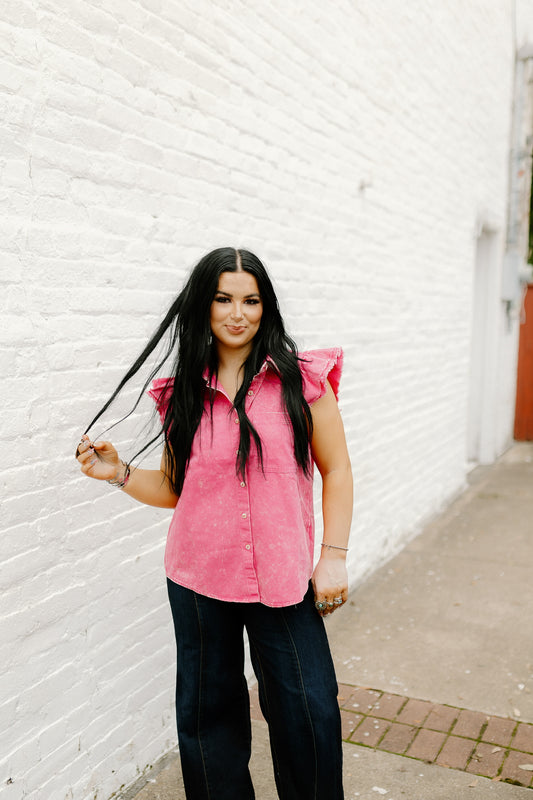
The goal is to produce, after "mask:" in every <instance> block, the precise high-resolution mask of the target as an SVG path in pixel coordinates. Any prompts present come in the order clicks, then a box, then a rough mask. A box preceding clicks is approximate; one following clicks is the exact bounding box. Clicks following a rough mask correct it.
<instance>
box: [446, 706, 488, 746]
mask: <svg viewBox="0 0 533 800" xmlns="http://www.w3.org/2000/svg"><path fill="white" fill-rule="evenodd" d="M487 719H488V717H487V715H486V714H482V713H481V712H480V711H467V710H466V709H463V710H462V711H461V712H460V713H459V716H458V718H457V722H456V723H455V725H454V728H453V732H454V734H455V735H456V736H466V737H467V739H477V738H478V736H479V734H480V733H481V728H482V727H483V725H485V723H486V722H487Z"/></svg>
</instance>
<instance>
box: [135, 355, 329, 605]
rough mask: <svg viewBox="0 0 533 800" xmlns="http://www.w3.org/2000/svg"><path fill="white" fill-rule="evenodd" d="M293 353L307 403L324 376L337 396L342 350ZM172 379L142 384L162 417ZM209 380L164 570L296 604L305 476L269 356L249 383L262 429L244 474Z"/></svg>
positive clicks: (306, 511)
mask: <svg viewBox="0 0 533 800" xmlns="http://www.w3.org/2000/svg"><path fill="white" fill-rule="evenodd" d="M300 356H301V357H302V358H303V359H305V361H301V362H300V369H301V372H302V377H303V393H304V397H305V399H306V400H307V402H308V403H309V405H312V404H313V403H314V402H315V401H316V400H318V399H319V398H320V397H322V396H323V395H324V394H325V392H326V381H328V380H329V383H330V384H331V386H332V388H333V391H334V392H335V396H336V397H338V389H339V381H340V377H341V370H342V357H343V354H342V350H341V349H340V348H333V349H329V350H311V351H308V352H304V353H301V354H300ZM205 380H206V383H207V376H206V378H205ZM215 380H216V379H215ZM165 387H166V391H165ZM171 387H172V384H171V382H170V386H169V381H168V380H167V379H166V378H158V379H157V380H155V381H153V383H152V386H151V389H150V390H149V394H150V395H151V397H153V398H154V400H155V402H156V405H157V409H158V411H159V414H160V416H161V419H163V418H164V414H165V410H166V407H167V404H168V400H169V396H170V392H171V391H172V388H171ZM213 388H214V389H215V390H216V395H215V399H214V404H213V425H212V430H211V420H210V412H209V399H208V397H207V392H206V400H205V413H204V414H203V416H202V420H201V422H200V425H199V427H198V430H197V432H196V435H195V437H194V441H193V445H192V449H191V458H190V462H189V466H188V469H187V473H186V476H185V482H184V484H183V489H182V493H181V495H180V498H179V500H178V503H177V505H176V508H175V511H174V515H173V517H172V520H171V523H170V528H169V531H168V537H167V545H166V551H165V570H166V574H167V576H168V577H169V578H170V580H172V581H174V582H175V583H178V584H180V585H181V586H185V587H186V588H189V589H193V590H194V591H195V592H198V593H199V594H203V595H207V596H208V597H214V598H217V599H219V600H226V601H231V602H237V603H254V602H259V603H264V604H265V605H267V606H273V607H278V606H288V605H294V604H296V603H299V602H300V601H301V600H302V598H303V596H304V594H305V593H306V591H307V588H308V583H309V579H310V577H311V574H312V571H313V552H314V515H313V480H312V478H306V477H305V475H304V473H303V471H302V469H301V468H300V467H299V466H298V464H297V462H296V460H295V458H294V449H293V447H294V446H293V433H292V427H291V425H290V422H289V420H288V417H287V416H286V413H285V412H284V409H283V401H282V392H281V381H280V378H279V375H278V373H277V371H276V368H275V366H274V365H273V364H272V363H271V362H270V361H269V359H267V360H266V361H265V363H264V364H263V366H262V367H261V369H260V371H259V373H258V374H257V375H256V376H255V377H254V378H253V380H252V383H251V384H250V388H249V390H248V397H247V398H246V413H247V415H248V417H249V419H250V422H251V423H252V425H253V426H254V427H255V429H256V431H257V432H258V433H259V435H260V437H261V443H262V446H263V470H262V469H261V465H260V463H259V459H258V457H257V453H256V451H255V447H254V445H253V440H252V444H251V448H250V456H249V459H248V464H247V467H246V474H245V478H244V480H243V479H242V478H241V477H239V476H238V475H237V473H236V470H235V459H236V454H237V449H238V447H239V420H238V418H237V414H236V412H235V410H234V409H233V405H232V403H231V401H230V399H229V398H228V396H227V395H226V393H225V391H224V389H223V388H222V387H221V386H219V385H218V384H216V382H215V385H214V386H213Z"/></svg>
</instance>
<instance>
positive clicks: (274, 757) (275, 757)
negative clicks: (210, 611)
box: [248, 634, 280, 773]
mask: <svg viewBox="0 0 533 800" xmlns="http://www.w3.org/2000/svg"><path fill="white" fill-rule="evenodd" d="M248 636H249V634H248ZM250 647H253V648H254V650H255V657H256V659H257V663H258V664H259V669H260V672H261V678H262V681H263V693H264V696H265V703H266V705H267V708H268V716H269V719H270V718H271V717H272V714H271V712H270V702H269V699H268V690H267V682H266V680H265V671H264V669H263V661H262V659H261V655H260V653H259V649H258V648H257V647H255V645H253V644H252V641H251V639H250ZM269 719H267V724H268V729H269V731H270V722H269ZM271 745H272V746H271V748H270V750H271V753H272V760H273V761H274V768H275V769H277V771H278V773H279V772H280V768H279V759H278V754H277V750H276V747H275V745H274V742H273V741H271Z"/></svg>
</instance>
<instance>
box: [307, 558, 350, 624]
mask: <svg viewBox="0 0 533 800" xmlns="http://www.w3.org/2000/svg"><path fill="white" fill-rule="evenodd" d="M311 581H312V584H313V589H314V591H315V604H316V603H323V604H324V608H320V607H317V611H318V613H319V614H320V615H321V616H322V617H325V616H326V615H327V614H332V613H333V612H334V611H335V609H336V608H340V606H341V605H342V604H343V603H345V602H346V600H347V599H348V572H347V570H346V560H345V558H344V556H342V557H339V556H337V555H330V553H329V551H328V552H324V553H322V555H321V557H320V559H319V561H318V564H317V565H316V567H315V570H314V572H313V577H312V578H311Z"/></svg>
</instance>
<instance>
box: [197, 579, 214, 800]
mask: <svg viewBox="0 0 533 800" xmlns="http://www.w3.org/2000/svg"><path fill="white" fill-rule="evenodd" d="M194 605H195V607H196V616H197V618H198V630H199V633H200V675H199V679H198V723H197V724H198V727H197V733H196V735H197V736H198V745H199V748H200V755H201V757H202V766H203V770H204V778H205V788H206V791H207V797H208V800H211V792H210V790H209V779H208V777H207V769H206V766H205V758H204V751H203V747H202V737H201V735H200V715H201V708H202V702H201V701H202V677H203V664H204V636H203V630H202V622H201V617H200V609H199V607H198V598H197V596H196V592H195V593H194Z"/></svg>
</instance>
